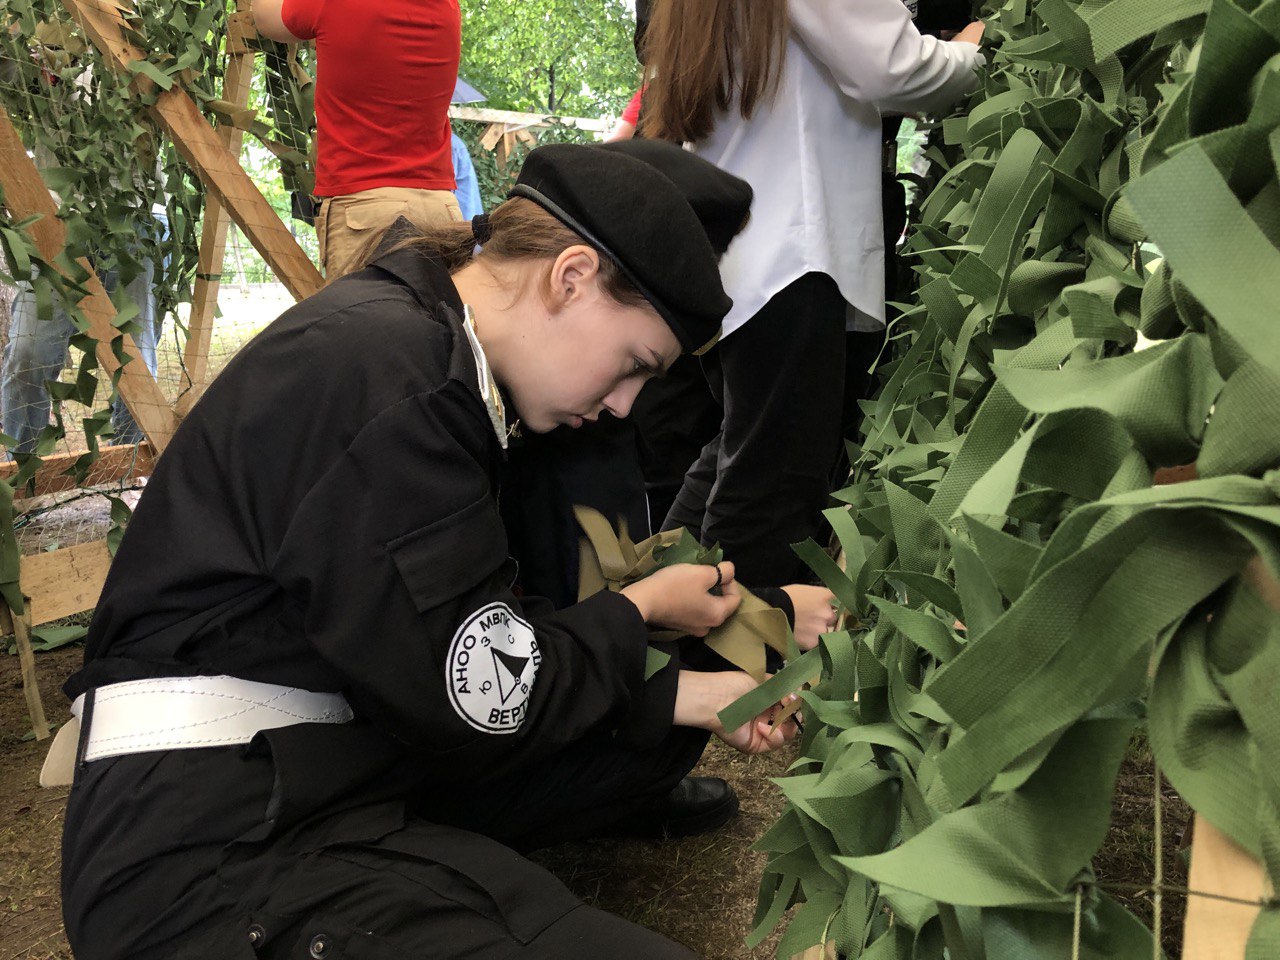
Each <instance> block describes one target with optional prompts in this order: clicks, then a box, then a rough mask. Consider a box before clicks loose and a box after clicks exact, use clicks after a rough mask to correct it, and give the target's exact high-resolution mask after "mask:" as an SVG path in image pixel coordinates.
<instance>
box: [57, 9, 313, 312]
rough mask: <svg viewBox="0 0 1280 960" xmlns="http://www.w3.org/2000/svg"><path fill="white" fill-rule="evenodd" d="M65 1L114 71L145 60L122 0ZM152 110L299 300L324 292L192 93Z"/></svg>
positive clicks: (143, 81) (140, 86)
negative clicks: (129, 33)
mask: <svg viewBox="0 0 1280 960" xmlns="http://www.w3.org/2000/svg"><path fill="white" fill-rule="evenodd" d="M62 5H63V6H64V7H66V9H67V12H68V13H70V14H71V16H72V17H74V18H75V20H76V22H77V23H79V24H80V26H81V28H83V30H84V32H85V35H86V36H87V37H88V38H89V39H90V40H91V41H92V42H93V44H94V46H96V47H97V48H98V49H99V50H100V51H101V52H102V54H103V56H104V57H105V58H106V60H107V62H108V63H109V64H111V66H112V67H113V68H114V69H116V70H118V71H120V72H121V73H128V66H129V64H131V63H133V62H135V61H138V60H143V59H145V57H144V56H143V54H142V51H140V50H138V49H137V48H136V47H134V46H133V45H132V44H131V43H129V41H128V40H127V39H126V36H125V34H124V32H123V28H124V25H125V22H124V17H123V15H122V10H123V7H122V6H121V5H120V4H119V3H117V2H116V0H62ZM133 87H134V89H136V90H138V91H139V92H140V93H149V92H151V90H153V89H154V84H153V83H152V82H151V81H150V80H148V79H147V78H146V77H144V76H141V75H138V76H136V77H135V78H134V81H133ZM148 110H149V111H150V112H151V115H152V117H153V118H154V119H155V121H156V122H157V123H158V124H159V125H160V126H161V127H163V128H164V130H165V132H166V133H168V134H169V136H170V138H172V140H173V144H174V146H175V147H177V149H178V152H179V153H180V154H181V155H182V157H183V159H184V160H186V161H187V163H188V164H190V165H191V168H192V169H193V170H194V171H195V172H196V174H197V176H199V177H200V180H201V182H202V183H204V185H205V189H207V190H208V191H209V192H210V193H211V194H212V195H213V196H214V197H215V198H216V199H217V200H218V202H219V203H220V204H222V206H223V207H225V208H226V210H227V212H228V214H229V215H230V217H231V219H232V221H233V222H234V223H235V224H236V226H238V227H239V228H240V229H241V230H243V231H244V234H245V236H246V237H248V238H249V241H250V242H251V243H252V244H253V246H254V248H255V249H256V250H257V251H258V253H260V254H261V255H262V259H264V260H265V261H266V262H267V265H268V266H270V267H271V269H272V271H273V272H274V273H275V275H276V277H277V278H279V280H280V282H281V283H283V284H284V285H285V287H286V288H287V289H288V290H289V292H290V293H291V294H293V296H294V298H295V299H298V300H302V299H304V298H305V297H309V296H311V295H312V294H313V293H315V292H316V291H317V290H319V289H320V288H321V286H323V285H324V281H323V279H322V278H321V276H320V271H319V270H317V269H316V265H315V264H314V263H312V262H311V260H310V258H309V257H307V255H306V253H304V252H303V250H302V248H301V247H300V246H298V242H297V241H296V240H295V239H294V238H293V235H292V234H290V233H289V230H288V228H287V227H285V225H284V223H283V222H282V221H281V220H280V217H279V215H278V214H277V213H276V212H275V210H274V209H273V208H272V206H271V204H269V203H267V201H266V198H265V197H263V195H262V194H261V193H260V192H259V190H258V188H257V186H256V185H255V184H254V182H253V181H252V180H250V179H249V176H248V174H246V173H245V172H244V170H243V169H242V168H241V167H240V162H239V159H238V157H237V156H235V155H234V154H232V152H231V151H230V150H228V149H227V146H226V144H224V143H223V142H222V140H221V139H220V138H219V136H218V134H217V132H216V131H215V130H214V129H213V127H212V126H210V124H209V121H208V120H206V119H205V117H204V115H203V114H202V113H201V112H200V108H199V107H197V106H196V104H195V102H194V101H193V100H192V99H191V97H189V96H188V95H187V94H186V92H184V91H183V90H182V89H181V88H179V87H178V86H176V85H175V86H173V87H172V88H170V89H169V90H167V91H165V92H163V93H161V94H160V95H159V96H158V97H157V98H156V101H155V103H153V104H152V105H151V106H150V107H148Z"/></svg>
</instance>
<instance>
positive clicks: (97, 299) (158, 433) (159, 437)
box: [0, 110, 177, 450]
mask: <svg viewBox="0 0 1280 960" xmlns="http://www.w3.org/2000/svg"><path fill="white" fill-rule="evenodd" d="M0 186H3V187H4V196H5V203H6V205H7V206H8V208H9V213H10V215H11V216H12V217H13V218H14V219H15V220H21V219H24V218H26V217H29V216H32V215H33V214H40V215H41V219H40V220H38V221H37V222H35V223H33V224H32V225H31V226H30V227H29V228H28V229H29V230H30V231H31V236H32V239H33V240H34V241H35V243H36V247H37V248H38V249H39V251H40V255H41V256H42V257H44V259H45V260H47V261H49V262H50V263H52V262H53V261H54V258H55V257H57V256H58V254H60V253H61V252H62V249H63V247H64V246H65V245H66V227H65V226H64V225H63V223H62V221H61V220H59V219H58V217H57V212H58V208H57V205H56V204H55V203H54V202H53V198H52V197H50V196H49V190H48V188H47V187H46V186H45V183H44V179H43V178H42V177H41V176H40V171H39V170H37V169H36V165H35V163H33V162H32V160H31V158H30V157H28V156H27V151H26V148H24V147H23V145H22V139H21V138H20V137H19V136H18V131H17V130H16V129H14V126H13V123H12V122H10V120H9V115H8V113H6V112H5V111H4V110H0ZM80 266H82V267H83V268H84V269H85V270H86V271H87V272H88V274H89V279H88V280H87V281H86V282H85V288H86V289H87V290H88V291H89V295H88V296H87V297H86V298H85V299H83V300H81V301H80V304H79V306H80V309H81V310H82V311H83V312H84V314H85V316H86V318H88V321H89V333H90V334H91V335H92V336H93V337H95V338H96V339H97V341H98V346H97V350H96V353H97V357H98V363H99V364H100V365H101V367H102V368H103V369H104V370H105V371H106V372H107V374H108V375H110V374H113V373H115V371H116V370H119V369H121V367H120V362H119V361H118V360H116V357H115V352H114V351H113V350H112V349H111V342H112V340H114V339H115V338H116V337H117V336H120V332H119V331H118V330H116V328H115V327H114V326H112V323H111V321H112V320H114V319H115V315H116V310H115V307H114V306H112V304H111V298H110V297H109V296H108V295H107V291H106V290H105V289H104V288H103V286H102V281H101V280H99V279H98V275H97V274H96V273H94V271H93V269H92V268H91V267H90V266H89V263H88V262H87V261H86V260H84V259H83V258H81V260H80ZM123 336H124V344H123V345H124V351H125V353H126V354H128V355H129V356H130V357H134V358H138V357H141V352H140V351H139V350H138V346H137V344H135V343H134V341H133V337H132V336H130V335H129V334H124V335H123ZM119 390H120V396H121V398H122V399H123V400H124V402H125V406H127V407H128V408H129V412H130V413H131V414H133V419H134V422H136V423H137V424H138V426H139V427H140V428H141V429H142V432H143V433H144V434H146V436H147V439H148V440H150V441H151V444H152V446H154V447H155V449H156V450H163V449H164V448H165V447H166V446H167V445H168V443H169V440H170V438H171V437H172V436H173V431H174V430H175V429H176V428H177V418H176V417H175V416H174V414H173V410H172V409H171V408H170V407H169V403H168V401H167V400H165V398H164V394H163V393H161V392H160V387H159V386H158V385H157V384H156V381H155V379H154V378H153V377H152V376H151V371H150V370H148V369H147V366H146V364H144V363H143V362H142V361H141V360H140V359H135V360H134V361H133V362H131V363H127V364H125V366H124V368H123V372H122V375H121V377H120V382H119Z"/></svg>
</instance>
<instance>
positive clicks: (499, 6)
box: [460, 0, 640, 117]
mask: <svg viewBox="0 0 1280 960" xmlns="http://www.w3.org/2000/svg"><path fill="white" fill-rule="evenodd" d="M634 31H635V13H634V12H633V11H632V10H631V9H629V8H628V6H627V5H626V4H625V3H623V2H622V0H546V2H537V3H530V2H526V0H462V67H461V69H460V72H461V74H462V76H464V77H466V78H467V80H468V81H470V82H471V83H472V84H474V85H475V86H476V87H477V88H478V89H479V90H480V91H481V92H482V93H484V94H485V95H486V96H487V97H488V102H487V103H486V104H485V106H488V107H493V108H495V109H502V110H522V111H529V112H534V113H544V112H545V113H556V114H559V115H561V116H569V117H598V116H602V115H604V114H613V115H617V114H619V113H621V112H622V108H623V107H624V106H626V103H627V100H628V99H629V98H630V96H631V94H632V93H634V92H635V89H636V86H637V84H638V83H639V80H640V67H639V64H637V63H636V55H635V49H634V47H633V46H632V35H633V33H634Z"/></svg>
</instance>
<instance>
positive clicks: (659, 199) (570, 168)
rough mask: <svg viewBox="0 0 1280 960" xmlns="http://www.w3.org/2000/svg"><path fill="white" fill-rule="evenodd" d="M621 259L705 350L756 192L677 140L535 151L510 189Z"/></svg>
mask: <svg viewBox="0 0 1280 960" xmlns="http://www.w3.org/2000/svg"><path fill="white" fill-rule="evenodd" d="M510 195H511V196H513V197H525V198H527V199H529V200H532V201H534V202H535V203H537V204H538V205H540V206H541V207H543V208H544V209H546V210H547V211H548V212H549V213H551V214H552V215H553V216H554V217H556V219H558V220H560V221H561V222H562V223H563V224H565V226H567V227H569V228H570V229H572V230H573V231H574V232H575V233H577V234H579V235H580V236H581V237H582V238H583V239H584V240H585V241H587V242H588V243H590V244H591V245H592V246H594V247H595V248H596V249H597V250H599V251H600V252H601V253H603V254H604V255H605V256H607V257H609V258H610V259H611V260H613V261H614V262H615V263H616V264H617V265H618V267H619V269H620V270H621V271H622V272H623V274H624V275H625V276H626V277H627V279H628V280H630V281H631V282H632V283H633V284H634V285H635V287H636V289H638V290H639V291H640V293H642V294H643V295H644V297H645V298H646V299H647V300H648V301H649V302H650V303H651V304H653V307H654V309H656V310H657V311H658V313H659V314H660V315H661V316H662V318H663V319H664V320H666V322H667V324H668V325H669V326H670V327H671V329H672V330H673V331H675V334H676V336H677V337H678V338H679V339H680V343H681V345H682V346H683V347H684V349H685V350H687V351H694V352H698V351H701V350H702V349H704V348H705V347H707V346H709V345H710V344H711V343H713V342H714V341H715V339H716V337H717V336H718V335H719V333H720V322H721V321H722V320H723V319H724V316H725V314H726V313H728V312H729V308H730V307H732V306H733V301H732V300H730V299H729V297H728V296H727V295H726V294H725V292H724V287H723V286H722V285H721V282H720V269H719V266H718V260H719V258H720V256H721V255H722V254H723V253H724V251H725V248H726V247H727V246H728V245H729V241H730V240H731V239H733V236H734V235H735V234H736V233H737V232H738V231H739V230H741V229H742V226H743V224H744V223H746V219H747V214H748V212H749V211H750V209H751V187H750V185H749V184H747V182H746V181H745V180H740V179H739V178H738V177H735V176H733V175H732V174H728V173H725V172H724V171H723V170H720V169H719V168H718V167H716V166H715V165H714V164H712V163H708V162H707V161H706V160H703V159H702V158H701V157H698V156H695V155H694V154H692V153H689V152H688V151H687V150H682V149H681V148H680V147H677V146H675V145H674V144H670V143H661V142H658V141H654V140H635V141H628V142H622V143H611V144H602V145H593V144H568V143H552V144H547V145H546V146H543V147H538V148H536V149H535V150H533V151H532V152H531V153H530V154H529V156H528V157H527V158H526V159H525V162H524V168H523V169H522V170H521V171H520V176H519V177H518V178H517V180H516V185H515V187H514V188H512V190H511V194H510Z"/></svg>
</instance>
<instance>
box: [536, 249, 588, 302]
mask: <svg viewBox="0 0 1280 960" xmlns="http://www.w3.org/2000/svg"><path fill="white" fill-rule="evenodd" d="M599 272H600V254H599V253H597V252H596V250H595V249H594V248H593V247H589V246H587V245H586V244H576V245H574V246H572V247H567V248H566V249H564V250H562V251H560V255H559V256H558V257H556V259H555V263H553V264H552V266H551V273H550V275H549V276H548V277H547V282H548V286H549V289H548V291H547V292H548V294H549V295H550V300H551V303H550V306H552V307H553V308H554V307H562V306H566V305H568V304H569V303H571V302H573V300H575V299H576V298H578V297H581V296H583V295H585V294H586V292H587V288H588V286H589V285H590V284H591V282H592V281H593V280H594V279H595V277H596V275H597V274H598V273H599Z"/></svg>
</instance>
